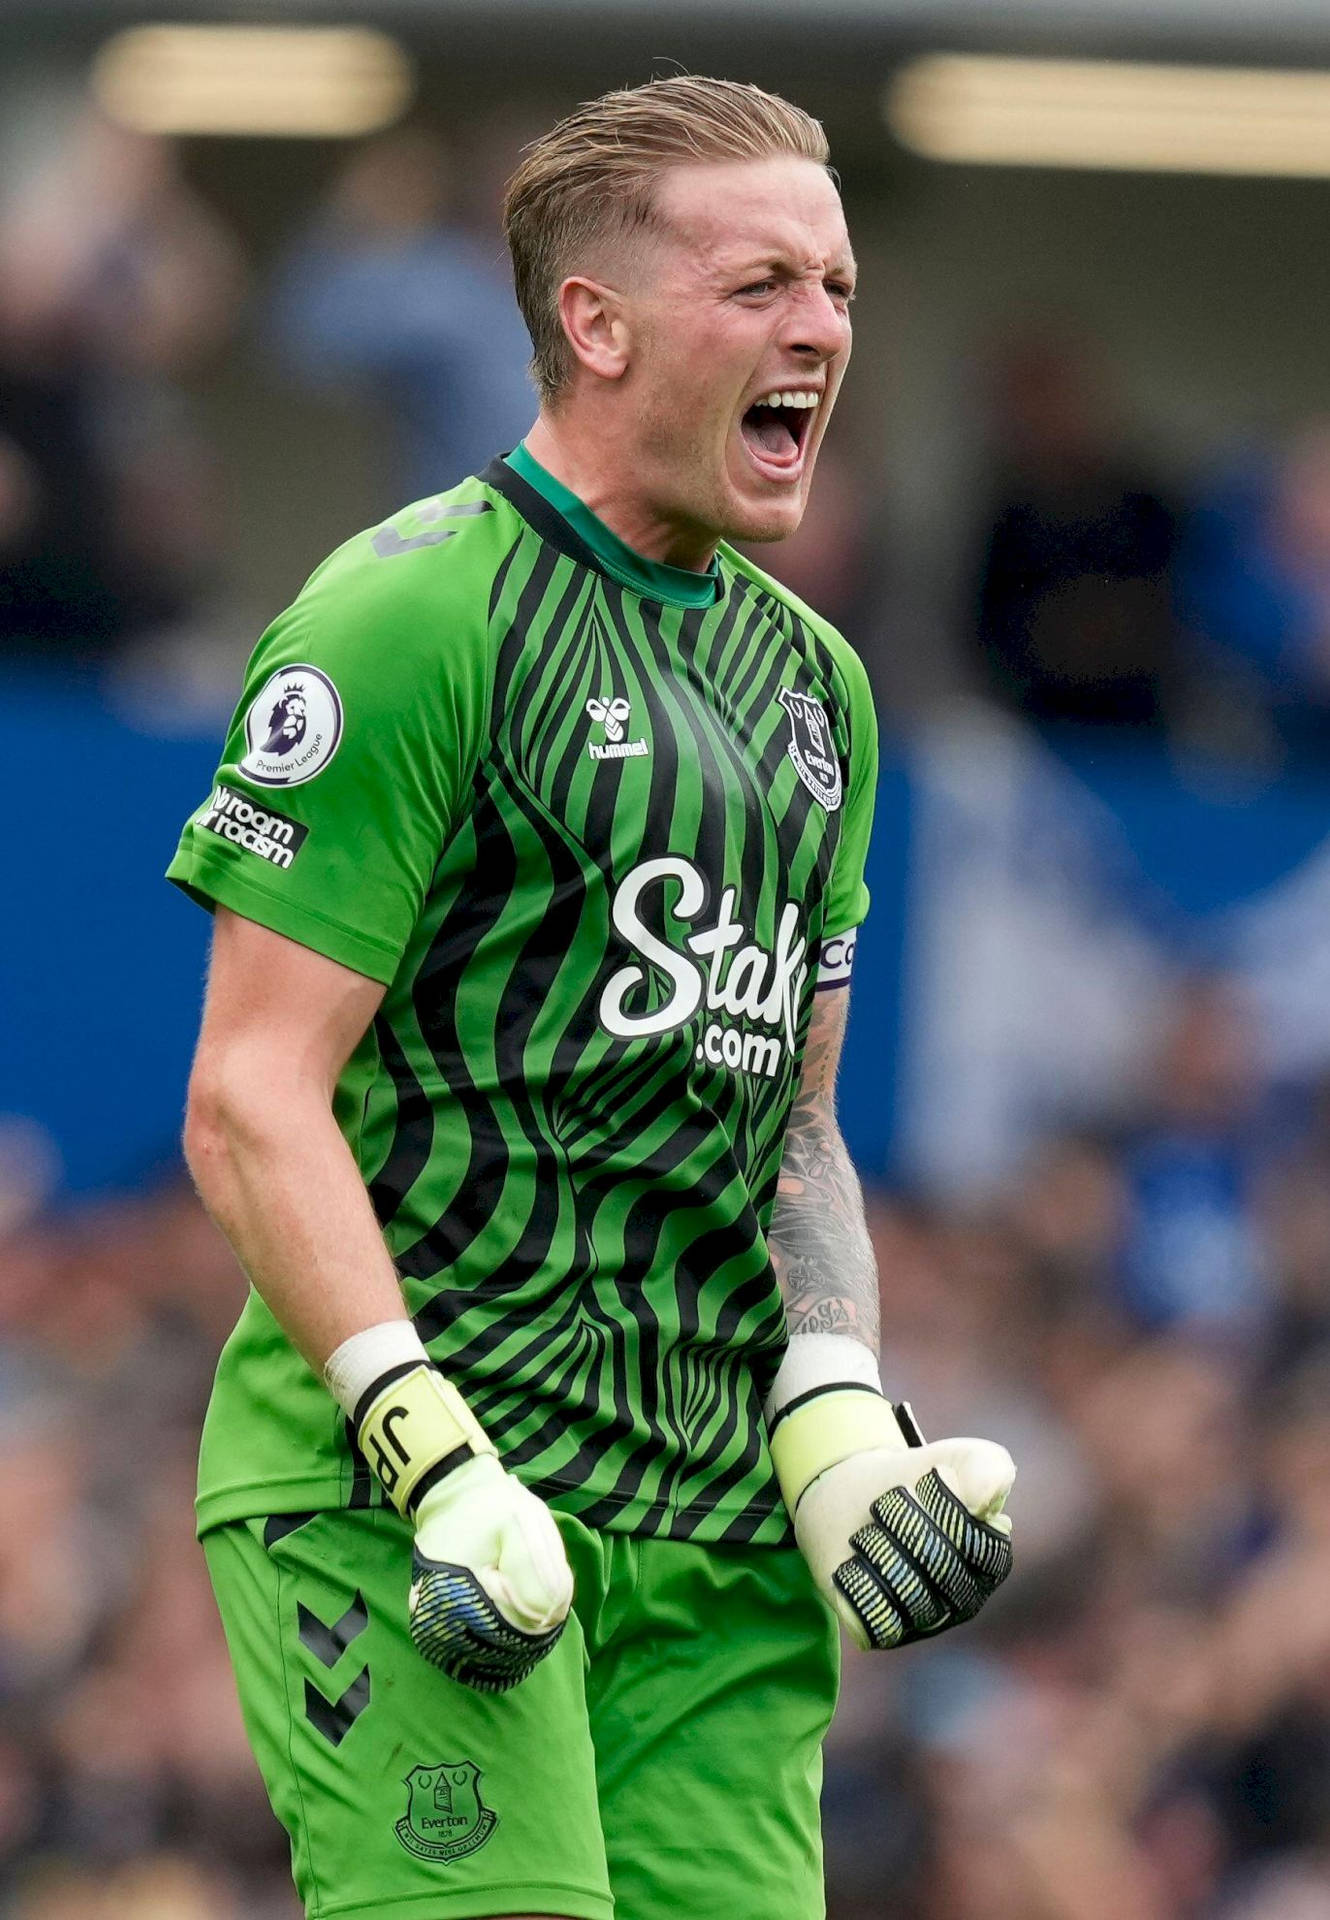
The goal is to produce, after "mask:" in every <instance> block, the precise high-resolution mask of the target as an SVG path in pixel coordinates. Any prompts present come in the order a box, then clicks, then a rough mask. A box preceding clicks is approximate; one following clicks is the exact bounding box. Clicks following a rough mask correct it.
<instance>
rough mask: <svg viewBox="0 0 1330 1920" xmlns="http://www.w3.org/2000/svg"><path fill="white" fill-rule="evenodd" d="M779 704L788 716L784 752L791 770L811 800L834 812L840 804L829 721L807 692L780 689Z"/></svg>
mask: <svg viewBox="0 0 1330 1920" xmlns="http://www.w3.org/2000/svg"><path fill="white" fill-rule="evenodd" d="M780 703H781V705H782V706H783V707H784V709H785V711H786V713H788V714H789V716H790V734H791V738H790V742H789V745H788V746H787V747H786V749H785V751H786V752H787V753H788V754H789V756H790V759H791V760H792V761H793V762H794V771H795V772H796V773H797V774H798V776H799V778H800V779H801V780H802V781H803V783H804V785H805V786H806V787H807V789H808V791H809V792H810V793H811V794H812V796H813V798H814V800H817V801H819V802H820V803H821V805H822V806H824V807H825V808H826V810H827V812H828V813H834V812H835V811H836V809H837V807H838V806H839V805H840V803H841V777H840V762H839V760H837V758H836V749H835V745H834V743H833V741H832V738H831V722H830V721H829V720H828V719H827V716H826V710H825V709H824V707H823V706H822V703H821V701H820V700H815V699H814V698H813V696H812V694H811V693H795V692H794V691H793V690H792V689H791V688H789V687H782V688H781V690H780Z"/></svg>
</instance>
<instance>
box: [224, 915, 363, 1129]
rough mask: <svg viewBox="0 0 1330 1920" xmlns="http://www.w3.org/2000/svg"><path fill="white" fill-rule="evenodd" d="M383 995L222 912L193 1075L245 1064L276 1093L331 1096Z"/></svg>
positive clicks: (309, 951)
mask: <svg viewBox="0 0 1330 1920" xmlns="http://www.w3.org/2000/svg"><path fill="white" fill-rule="evenodd" d="M383 994H384V989H383V987H382V986H381V985H380V984H379V982H378V981H377V980H370V979H368V978H367V977H366V976H365V975H364V974H360V973H356V972H354V971H353V970H352V969H351V968H350V967H344V966H342V965H341V963H340V962H339V961H336V960H330V959H328V957H327V956H326V954H322V953H316V952H315V951H314V950H313V948H311V947H304V946H301V945H300V944H299V942H297V941H295V940H290V939H288V938H287V937H286V935H285V934H281V933H275V932H274V931H273V930H272V929H271V928H270V927H265V926H261V925H259V923H258V922H257V921H254V920H248V919H246V918H245V917H244V916H243V915H242V914H238V913H233V912H231V911H230V910H229V909H227V908H226V907H220V906H219V907H218V909H217V912H216V917H215V924H214V929H213V941H212V958H211V962H210V964H209V969H208V993H207V999H206V1001H205V1004H204V1012H203V1025H202V1029H201V1031H200V1035H199V1047H198V1054H197V1057H196V1067H195V1071H196V1073H197V1072H198V1071H199V1070H200V1068H203V1069H206V1068H207V1067H208V1066H210V1065H212V1064H216V1063H219V1062H221V1061H223V1060H239V1061H242V1062H244V1063H246V1064H247V1065H248V1066H249V1067H250V1068H251V1069H253V1068H255V1067H257V1068H259V1069H260V1070H261V1071H263V1072H264V1073H265V1074H269V1075H270V1076H271V1081H270V1084H272V1085H273V1087H274V1089H277V1088H280V1087H281V1086H282V1085H288V1086H290V1085H292V1084H293V1083H304V1084H306V1085H311V1084H313V1085H320V1086H323V1087H325V1088H326V1090H327V1092H328V1093H329V1095H331V1093H332V1089H333V1087H334V1085H335V1084H336V1081H337V1077H338V1075H339V1074H340V1073H341V1071H342V1068H343V1067H344V1066H345V1065H346V1062H347V1060H348V1059H349V1058H350V1056H351V1054H352V1053H353V1051H354V1050H355V1048H356V1046H357V1045H358V1043H359V1041H360V1039H361V1037H362V1036H363V1034H364V1033H365V1030H366V1028H367V1027H368V1026H369V1024H370V1022H371V1021H372V1020H373V1018H374V1015H375V1014H376V1013H377V1011H378V1008H379V1003H380V1001H381V1000H382V999H383Z"/></svg>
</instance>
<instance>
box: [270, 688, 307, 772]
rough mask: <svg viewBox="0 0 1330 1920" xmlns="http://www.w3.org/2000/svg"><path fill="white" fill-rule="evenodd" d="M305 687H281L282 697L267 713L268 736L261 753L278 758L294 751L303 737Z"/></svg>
mask: <svg viewBox="0 0 1330 1920" xmlns="http://www.w3.org/2000/svg"><path fill="white" fill-rule="evenodd" d="M305 724H306V721H305V689H304V688H303V687H299V686H290V687H283V688H282V697H281V699H280V700H279V701H278V702H277V705H276V706H275V707H274V708H273V710H272V712H271V713H270V714H269V715H268V738H267V739H266V740H265V741H264V743H263V746H262V747H261V748H260V752H262V753H271V754H275V755H277V756H278V757H279V758H280V757H281V755H283V754H286V753H294V751H295V749H296V748H297V747H298V746H299V745H300V743H301V741H302V740H303V739H304V737H305Z"/></svg>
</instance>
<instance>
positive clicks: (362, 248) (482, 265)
mask: <svg viewBox="0 0 1330 1920" xmlns="http://www.w3.org/2000/svg"><path fill="white" fill-rule="evenodd" d="M451 186H452V180H451V174H450V169H449V163H448V159H447V156H446V154H445V151H444V149H443V147H442V145H441V143H440V142H439V141H438V140H437V139H435V138H434V137H433V136H432V135H431V134H429V133H426V132H424V131H422V130H419V129H416V130H408V131H405V132H398V133H393V134H389V135H386V136H385V137H384V138H383V139H381V140H378V141H376V142H374V143H373V144H371V145H370V146H368V147H366V148H365V149H363V151H360V152H358V153H357V154H356V155H355V156H354V158H353V159H352V160H351V162H350V164H349V165H348V167H347V169H346V171H345V172H344V173H343V174H342V176H341V178H340V180H339V181H338V183H337V185H336V187H335V188H334V190H333V193H332V195H331V197H330V199H329V201H328V204H327V206H326V208H325V209H324V211H323V213H322V215H321V216H320V217H319V218H318V220H316V222H315V223H314V225H313V227H312V228H311V229H310V231H309V232H308V233H307V234H306V235H305V236H304V238H303V239H302V240H301V241H300V242H299V243H298V244H297V245H296V247H295V248H294V249H293V251H292V252H291V253H290V254H289V255H288V256H287V258H286V260H285V261H284V262H283V264H282V265H281V267H280V269H279V272H278V276H277V282H276V287H275V291H274V297H273V303H272V326H273V332H274V339H275V344H276V346H277V348H278V350H279V352H280V353H281V355H282V357H283V358H284V360H285V361H286V363H287V364H288V366H289V367H290V368H291V369H292V371H293V372H294V373H295V374H296V375H298V376H299V377H300V378H301V379H303V380H305V381H307V382H309V383H310V384H312V385H320V384H321V385H324V386H326V387H335V386H337V385H338V384H340V383H343V382H345V381H346V380H347V379H348V378H358V379H360V380H363V381H366V382H368V383H369V384H370V385H371V386H372V387H373V388H374V389H375V390H376V391H377V393H378V394H379V395H380V396H381V397H382V399H383V400H384V402H385V403H386V405H387V406H388V408H389V410H390V414H391V418H392V423H393V428H394V432H395V435H396V439H397V443H398V463H399V467H400V471H401V479H400V487H401V490H402V492H403V493H404V494H405V495H406V496H407V497H408V498H412V499H418V498H420V497H422V496H423V495H425V494H428V493H436V492H438V491H439V489H440V488H442V487H450V486H453V485H455V484H456V482H457V481H458V480H460V479H462V478H463V477H464V476H465V475H466V474H468V473H474V472H476V471H477V470H478V469H479V468H481V467H483V466H485V465H486V464H487V463H488V462H489V461H490V460H491V459H492V458H493V457H494V455H495V454H496V453H505V452H507V451H508V450H509V448H511V447H514V446H516V444H517V442H518V441H519V440H520V439H521V438H522V436H523V434H524V433H525V432H526V430H527V428H528V427H529V426H530V425H531V423H532V421H533V420H534V418H535V415H536V396H535V390H534V388H533V387H532V385H531V383H530V381H529V379H528V378H527V374H526V363H527V361H528V359H529V358H530V354H531V343H530V341H529V340H528V339H527V335H526V329H525V327H524V326H523V324H522V320H521V317H520V315H519V314H518V311H517V307H516V305H515V303H514V301H513V296H512V288H511V284H510V281H509V278H508V273H507V269H506V265H505V264H504V260H505V256H504V251H503V243H502V241H501V239H500V237H499V234H498V230H497V226H496V227H495V228H494V229H493V231H490V230H489V229H487V230H486V231H484V232H483V233H482V232H480V231H469V230H468V229H467V228H466V227H464V226H463V225H461V224H460V222H459V221H458V220H457V219H456V218H454V217H453V216H452V214H451V212H450V189H451ZM387 504H392V503H387Z"/></svg>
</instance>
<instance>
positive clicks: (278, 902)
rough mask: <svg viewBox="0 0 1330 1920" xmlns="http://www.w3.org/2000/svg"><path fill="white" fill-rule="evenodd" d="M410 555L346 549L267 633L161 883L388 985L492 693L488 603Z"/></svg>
mask: <svg viewBox="0 0 1330 1920" xmlns="http://www.w3.org/2000/svg"><path fill="white" fill-rule="evenodd" d="M410 544H411V543H410V542H409V541H403V540H402V539H401V538H400V536H399V537H398V538H397V540H396V541H395V542H393V541H389V542H387V543H386V546H385V542H384V541H383V539H382V536H380V537H379V541H378V546H377V547H376V545H375V543H374V541H372V540H371V538H370V536H368V535H365V536H361V537H360V538H359V539H357V540H355V541H351V542H349V543H348V545H347V546H346V547H345V548H342V549H341V550H339V552H338V553H337V554H334V555H333V556H332V558H331V559H330V560H328V561H327V562H325V563H324V565H323V566H322V567H321V568H320V569H319V571H318V572H317V573H316V574H315V575H314V577H313V578H312V580H311V581H310V583H309V585H308V586H307V587H306V588H305V590H304V592H303V593H302V594H301V595H300V597H299V599H297V600H296V601H295V602H294V604H293V605H292V606H290V607H289V608H288V609H287V610H286V612H285V613H283V614H282V615H280V616H279V618H278V619H277V620H276V621H275V622H274V623H273V625H272V626H271V627H270V628H269V629H268V631H267V632H266V633H265V634H264V635H263V638H262V639H261V640H260V642H259V644H258V646H257V648H256V649H255V652H254V655H253V657H252V659H251V661H250V663H249V668H248V671H247V673H246V678H245V684H244V690H243V693H242V696H241V700H240V704H239V706H238V707H237V709H236V713H235V716H234V719H233V720H232V723H231V727H230V730H229V732H228V734H227V739H226V745H225V749H224V751H223V755H222V762H221V765H220V766H219V768H218V770H217V775H216V778H215V780H214V782H213V786H212V791H211V792H210V794H209V796H208V798H207V799H206V800H205V801H204V803H203V805H202V806H201V807H199V808H198V809H197V811H196V812H195V813H194V814H193V816H192V817H191V818H190V820H189V821H188V822H187V823H186V825H185V828H184V831H183V833H182V834H181V838H180V844H179V847H178V849H177V852H176V855H175V858H174V860H173V861H172V862H171V865H170V867H169V869H168V876H167V877H168V878H169V879H171V880H173V881H175V883H176V884H177V885H178V886H180V887H182V888H183V889H184V890H185V892H187V893H188V894H190V895H191V897H192V898H194V899H196V900H198V901H200V902H201V904H203V905H204V906H209V907H211V906H214V905H217V904H220V905H222V906H226V907H229V908H231V909H232V910H233V911H234V912H236V913H239V914H243V915H244V916H245V917H246V918H247V919H250V920H255V921H258V922H259V923H260V924H261V925H263V926H266V927H270V928H272V929H273V931H274V932H277V933H282V934H285V935H287V936H288V937H289V938H290V939H292V940H296V941H299V942H300V944H301V945H302V946H307V947H312V948H313V949H314V950H315V951H316V952H319V953H323V954H326V955H327V956H328V958H329V959H331V960H336V961H338V962H340V963H341V964H342V965H343V966H346V967H350V968H352V969H353V970H354V971H355V972H357V973H362V974H365V975H367V976H368V977H369V978H370V979H373V980H378V981H381V982H382V983H383V984H385V985H387V984H388V983H389V982H390V981H391V980H392V979H393V977H394V975H395V973H396V971H397V968H398V965H399V962H400V960H401V957H402V953H403V951H404V949H405V947H406V944H407V941H408V940H409V938H410V935H411V932H412V929H413V927H414V926H415V924H416V922H417V920H418V919H419V917H420V913H421V909H422V907H423V905H424V901H425V897H426V894H427V891H428V888H429V884H430V879H431V875H432V874H433V871H434V867H435V864H436V862H437V860H438V858H439V854H440V852H441V851H442V849H443V847H444V846H445V844H446V843H447V841H448V840H449V839H450V838H451V837H452V835H453V833H454V832H455V831H456V829H457V826H458V824H459V821H460V819H461V817H462V814H463V811H464V809H465V806H466V803H467V795H468V793H469V789H470V783H471V778H472V774H473V771H474V767H475V764H476V760H477V758H478V755H479V751H480V741H481V739H482V737H483V730H484V714H485V707H486V699H487V689H486V646H485V620H484V612H485V606H486V602H487V595H486V594H485V593H484V592H483V591H481V592H478V593H477V592H475V591H472V592H471V593H470V594H468V593H467V591H466V581H467V577H468V575H471V576H472V577H474V570H473V569H471V568H461V569H458V570H457V573H456V574H454V573H453V572H452V570H451V569H449V568H448V567H447V566H446V565H441V564H440V562H441V558H442V556H441V555H440V553H439V552H438V550H437V548H435V547H432V546H429V545H426V544H425V542H423V541H421V542H420V545H419V549H418V550H416V551H411V550H409V548H410ZM460 544H461V543H460V542H459V546H460ZM385 552H386V554H387V555H388V557H386V558H385V557H384V554H385Z"/></svg>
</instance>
